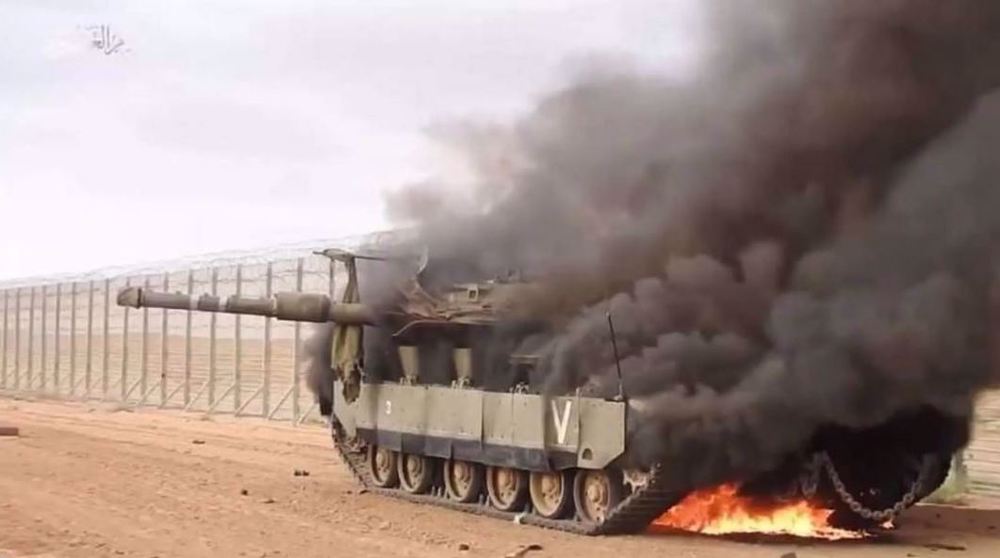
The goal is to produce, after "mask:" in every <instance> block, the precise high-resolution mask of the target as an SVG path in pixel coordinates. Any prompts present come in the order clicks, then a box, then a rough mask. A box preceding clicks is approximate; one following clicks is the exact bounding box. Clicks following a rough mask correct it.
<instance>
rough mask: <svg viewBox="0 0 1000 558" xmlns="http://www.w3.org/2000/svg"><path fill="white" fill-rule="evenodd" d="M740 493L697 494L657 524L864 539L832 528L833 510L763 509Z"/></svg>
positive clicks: (715, 531) (727, 487)
mask: <svg viewBox="0 0 1000 558" xmlns="http://www.w3.org/2000/svg"><path fill="white" fill-rule="evenodd" d="M737 491H738V487H737V485H734V484H724V485H720V486H718V487H716V488H710V489H706V490H700V491H697V492H693V493H691V494H689V495H688V496H687V497H686V498H685V499H684V500H682V501H681V502H680V503H679V504H677V505H676V506H674V507H672V508H670V509H669V510H668V511H667V512H666V513H664V514H663V515H662V516H660V517H659V519H657V520H656V521H654V522H653V524H654V525H658V526H661V527H671V528H675V529H683V530H685V531H694V532H697V533H703V534H706V535H724V534H737V533H739V534H744V533H763V534H769V535H786V536H795V537H810V538H823V539H829V540H838V539H856V538H861V537H863V536H864V534H863V533H860V532H856V531H848V530H845V529H838V528H836V527H833V526H831V525H830V523H829V519H830V515H831V514H832V513H833V511H832V510H828V509H823V508H818V507H816V506H814V505H813V504H811V503H809V502H808V501H807V500H799V501H796V502H791V503H782V504H777V505H768V506H762V505H760V504H759V503H755V502H754V501H753V500H752V499H751V498H747V497H744V496H740V495H738V493H737Z"/></svg>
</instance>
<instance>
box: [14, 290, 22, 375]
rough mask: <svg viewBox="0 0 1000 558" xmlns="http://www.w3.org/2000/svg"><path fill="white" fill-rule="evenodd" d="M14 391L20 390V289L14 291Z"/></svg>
mask: <svg viewBox="0 0 1000 558" xmlns="http://www.w3.org/2000/svg"><path fill="white" fill-rule="evenodd" d="M14 324H15V327H14V389H15V390H16V389H20V388H21V287H18V288H17V290H16V291H14Z"/></svg>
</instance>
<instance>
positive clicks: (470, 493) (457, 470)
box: [443, 459, 483, 504]
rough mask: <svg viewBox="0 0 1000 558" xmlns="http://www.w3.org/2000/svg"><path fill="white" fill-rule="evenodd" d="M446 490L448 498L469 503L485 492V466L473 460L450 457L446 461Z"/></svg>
mask: <svg viewBox="0 0 1000 558" xmlns="http://www.w3.org/2000/svg"><path fill="white" fill-rule="evenodd" d="M443 476H444V490H445V492H447V493H448V498H451V499H452V500H455V501H456V502H462V503H463V504H468V503H469V502H475V501H476V500H478V499H479V495H480V494H482V492H483V466H482V465H480V464H479V463H472V462H471V461H456V460H454V459H449V460H447V461H445V462H444V475H443Z"/></svg>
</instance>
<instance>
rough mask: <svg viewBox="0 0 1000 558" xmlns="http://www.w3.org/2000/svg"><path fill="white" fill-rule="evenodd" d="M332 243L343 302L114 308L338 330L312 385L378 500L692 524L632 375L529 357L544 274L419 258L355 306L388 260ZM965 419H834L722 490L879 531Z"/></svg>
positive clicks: (939, 477)
mask: <svg viewBox="0 0 1000 558" xmlns="http://www.w3.org/2000/svg"><path fill="white" fill-rule="evenodd" d="M322 253H323V254H324V255H326V256H327V257H330V258H332V259H334V260H336V261H339V262H342V263H343V264H344V265H345V267H346V269H347V276H348V282H347V285H346V286H345V288H344V290H343V295H342V297H340V300H336V301H335V300H332V299H331V298H330V297H329V296H327V295H323V294H312V293H299V292H290V293H280V294H277V295H275V296H274V297H272V298H245V297H237V296H231V297H228V298H220V297H216V296H210V295H202V296H200V297H192V296H188V295H184V294H170V293H158V292H152V291H149V290H147V289H143V288H137V287H130V288H126V289H124V290H122V291H121V292H120V293H119V295H118V304H119V305H122V306H128V307H133V308H164V309H177V310H189V311H193V310H198V311H205V312H223V313H231V314H249V315H257V316H268V317H273V318H277V319H279V320H291V321H299V322H312V323H320V324H323V323H330V324H332V334H331V336H330V338H329V339H330V341H329V347H328V350H329V357H330V360H329V367H328V372H329V373H328V374H326V375H324V376H322V379H321V380H320V381H319V382H316V381H315V380H313V382H314V383H318V385H316V386H314V390H315V391H316V393H317V398H318V402H319V404H320V409H321V411H322V412H323V414H324V415H325V416H327V417H328V418H329V422H330V425H331V428H332V436H333V442H334V446H335V448H336V451H337V452H338V453H339V455H340V457H341V458H342V460H343V462H344V463H345V465H346V466H347V467H348V468H349V469H350V471H351V473H352V474H353V475H354V476H355V477H356V478H357V480H358V482H360V483H361V484H362V485H363V486H364V487H365V488H367V489H368V490H371V491H373V492H377V493H379V494H384V495H387V496H393V497H398V498H403V499H406V500H410V501H414V502H420V503H426V504H432V505H438V506H443V507H447V508H451V509H455V510H461V511H466V512H471V513H477V514H484V515H489V516H493V517H497V518H505V519H508V520H510V519H514V520H516V521H519V522H523V523H526V524H531V525H535V526H540V527H547V528H554V529H560V530H564V531H570V532H574V533H579V534H586V535H611V534H623V533H634V532H639V531H643V530H645V529H646V528H647V527H648V526H649V525H650V524H652V523H654V522H659V523H661V524H665V525H670V526H674V527H687V526H689V525H687V524H686V522H688V521H689V519H685V518H684V517H683V516H677V512H678V510H679V507H677V508H675V506H677V505H678V504H679V503H681V502H682V501H685V498H689V497H691V496H695V495H697V494H699V493H700V492H699V491H703V490H704V489H706V488H707V487H705V486H692V485H684V484H683V483H679V482H678V481H677V479H675V478H674V477H673V476H672V469H671V464H670V463H669V462H644V461H643V459H642V458H640V457H638V454H640V453H641V452H637V451H635V450H636V449H637V448H636V447H634V446H635V445H636V444H638V443H639V442H637V441H636V439H635V438H634V437H633V436H632V434H631V433H632V432H633V430H634V426H635V424H634V423H635V422H637V421H641V420H642V409H641V405H640V404H639V403H638V402H635V401H633V400H632V399H631V398H630V394H629V393H627V392H626V391H625V390H624V389H623V387H622V383H621V381H620V376H619V382H618V385H617V386H616V389H615V390H612V391H613V393H610V394H607V393H604V394H601V393H596V392H594V390H587V389H579V388H577V389H575V390H574V391H573V392H572V393H552V392H551V386H550V384H548V383H547V382H546V378H545V377H544V374H542V373H541V371H540V369H539V367H538V355H537V354H532V353H530V352H525V351H524V347H525V346H526V345H527V346H530V343H524V340H525V339H527V338H530V337H532V336H539V335H540V336H543V337H544V336H545V335H546V334H549V333H551V331H552V330H553V329H554V328H558V324H553V323H547V322H545V321H544V320H538V319H536V318H533V317H531V316H528V315H524V314H523V313H522V312H519V310H518V305H517V304H516V303H515V301H517V300H522V299H524V298H525V296H526V295H530V294H531V293H532V291H533V289H534V288H535V286H534V285H533V283H531V282H528V281H524V280H521V279H520V278H518V277H517V276H516V274H511V275H509V276H506V277H503V278H496V279H493V280H490V281H483V282H474V283H464V284H462V283H445V284H444V286H443V287H442V286H441V281H440V280H438V281H433V280H431V279H430V277H431V273H430V271H431V270H430V269H429V268H428V265H427V262H426V261H424V262H423V264H420V265H419V266H418V269H419V270H418V272H417V273H409V274H404V279H403V280H402V281H400V282H399V283H398V284H396V285H395V288H394V295H393V296H391V297H382V298H385V299H386V300H382V301H380V302H379V303H377V304H373V305H369V304H365V303H362V302H361V300H360V289H359V287H360V285H359V280H358V260H361V259H369V260H381V263H379V265H390V266H391V265H393V261H394V260H393V259H392V258H384V257H381V256H370V255H361V254H351V253H345V252H342V251H337V250H327V251H324V252H322ZM438 279H440V277H438ZM431 283H437V285H436V286H432V285H431ZM529 298H530V297H529ZM612 318H613V317H612V316H610V315H609V316H608V320H607V322H608V327H609V329H610V332H611V337H610V338H611V340H612V343H614V342H615V341H614V340H615V336H614V322H613V319H612ZM614 350H615V351H616V354H617V348H616V347H615V348H614ZM966 422H967V420H966V418H964V417H959V416H955V417H949V416H945V415H943V414H941V413H940V412H939V411H936V410H931V409H929V408H918V409H912V410H911V411H910V412H907V413H903V414H899V415H897V416H894V417H892V418H891V419H889V420H888V421H886V422H885V423H884V424H882V425H880V426H879V427H877V428H868V429H863V430H853V429H849V428H845V427H842V426H833V425H831V426H830V427H828V428H823V429H820V430H819V431H817V432H815V434H814V435H813V437H812V439H811V441H810V443H809V444H807V445H806V446H804V447H802V448H800V449H799V451H797V452H794V453H791V454H789V455H787V456H786V458H785V459H784V462H783V463H782V464H781V465H780V466H778V467H775V468H772V469H771V470H768V471H764V472H761V473H759V474H755V475H753V476H750V477H748V478H740V479H731V481H732V483H730V484H726V485H725V487H727V488H726V489H727V490H729V489H730V488H731V487H738V488H731V490H732V492H733V493H734V494H736V495H738V496H739V497H740V498H744V499H751V500H753V501H754V502H756V503H757V504H755V505H759V504H760V502H765V503H767V502H769V503H770V504H766V505H771V506H774V507H781V506H788V505H798V504H795V503H797V502H798V503H801V502H808V503H809V506H811V508H815V509H820V510H828V512H827V513H826V514H824V515H823V519H824V520H828V522H829V524H830V525H833V526H836V527H839V528H848V529H859V530H863V529H869V528H876V527H878V526H881V525H885V524H886V523H889V522H891V521H892V520H893V519H894V518H895V517H896V516H897V515H899V514H900V513H901V512H902V511H903V510H904V509H905V508H907V507H909V506H911V505H913V504H914V503H915V502H917V501H919V500H920V499H922V498H924V497H926V496H927V495H928V494H930V493H931V492H932V491H933V490H934V489H935V488H936V487H938V486H939V485H940V484H941V483H942V482H943V480H944V478H945V476H946V474H947V471H948V468H949V464H950V458H951V454H952V452H953V451H954V450H955V449H957V448H958V447H961V445H963V444H964V443H965V441H966V436H967V434H966V432H965V428H966V426H965V425H966ZM915 433H919V434H920V435H919V436H917V435H914V434H915ZM790 503H791V504H790Z"/></svg>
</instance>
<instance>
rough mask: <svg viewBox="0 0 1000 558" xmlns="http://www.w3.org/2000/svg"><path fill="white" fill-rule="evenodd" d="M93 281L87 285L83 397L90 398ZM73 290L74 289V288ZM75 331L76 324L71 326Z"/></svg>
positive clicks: (92, 344)
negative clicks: (85, 356)
mask: <svg viewBox="0 0 1000 558" xmlns="http://www.w3.org/2000/svg"><path fill="white" fill-rule="evenodd" d="M94 288H95V285H94V280H93V279H91V280H90V281H89V282H88V283H87V358H86V362H85V363H84V364H85V368H84V372H83V373H84V386H83V394H84V397H87V398H89V397H90V383H91V381H92V380H93V372H94ZM74 290H76V288H75V287H74ZM73 329H74V330H75V329H76V324H75V323H74V324H73Z"/></svg>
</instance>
